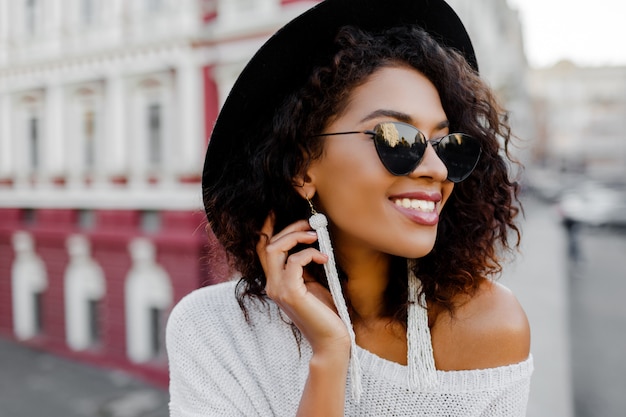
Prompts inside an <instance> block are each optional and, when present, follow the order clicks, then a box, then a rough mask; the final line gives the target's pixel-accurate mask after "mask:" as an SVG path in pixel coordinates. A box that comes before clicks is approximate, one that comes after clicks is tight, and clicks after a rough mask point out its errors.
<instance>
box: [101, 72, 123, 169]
mask: <svg viewBox="0 0 626 417" xmlns="http://www.w3.org/2000/svg"><path fill="white" fill-rule="evenodd" d="M104 95H105V105H104V107H105V111H104V120H103V127H104V128H103V129H102V133H103V140H102V143H106V144H107V146H106V147H104V149H103V151H104V152H102V153H101V154H100V155H97V157H101V158H103V160H102V161H101V162H102V163H100V161H99V163H98V165H100V166H101V167H102V170H103V171H104V173H105V175H106V176H108V177H112V176H120V175H126V174H127V171H126V170H127V160H126V158H127V152H126V148H127V146H128V144H127V142H126V131H127V130H126V112H127V111H128V108H127V106H126V100H125V88H124V79H123V78H122V77H121V75H120V74H113V75H110V76H109V77H108V78H107V79H106V86H105V93H104Z"/></svg>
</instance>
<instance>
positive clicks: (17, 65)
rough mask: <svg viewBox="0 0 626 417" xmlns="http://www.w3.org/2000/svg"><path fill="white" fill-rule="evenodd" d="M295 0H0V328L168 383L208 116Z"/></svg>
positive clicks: (194, 279) (200, 267)
mask: <svg viewBox="0 0 626 417" xmlns="http://www.w3.org/2000/svg"><path fill="white" fill-rule="evenodd" d="M313 4H315V2H313V1H298V0H253V1H251V0H107V1H104V0H45V1H44V0H20V1H13V0H0V334H2V335H3V336H5V337H10V338H14V339H16V340H18V341H20V342H22V343H24V344H27V345H30V346H35V347H39V348H43V349H47V350H50V351H53V352H56V353H60V354H63V355H67V356H71V357H76V358H80V359H84V360H87V361H90V362H93V363H98V364H101V365H106V366H113V367H119V368H123V369H127V370H130V371H132V372H134V373H137V374H139V375H143V376H144V377H146V378H149V379H151V380H153V381H155V382H157V383H160V384H163V385H164V384H165V383H166V381H167V367H166V362H165V352H164V348H163V329H164V325H165V321H166V319H167V314H168V312H169V311H170V309H171V308H172V306H173V305H174V304H175V303H176V302H177V301H178V300H179V299H180V298H181V297H183V296H184V295H185V294H187V293H188V292H190V291H192V290H193V289H195V288H198V287H200V286H202V285H207V284H209V283H212V282H217V281H220V280H223V279H225V278H227V277H228V275H229V273H230V272H229V271H228V269H227V268H226V267H225V266H224V265H225V261H224V258H223V255H222V252H221V250H220V248H219V246H218V245H217V244H216V243H215V241H214V240H213V239H212V238H211V235H210V234H208V236H207V233H206V232H205V223H204V219H203V214H202V201H201V196H200V192H199V189H200V185H199V183H200V175H201V170H202V164H203V159H204V158H203V156H204V151H205V148H206V145H207V138H208V137H209V134H210V131H211V128H212V124H213V122H214V120H215V118H216V116H217V112H218V109H219V106H220V104H221V102H223V100H224V99H225V97H226V95H227V94H228V91H229V90H230V87H231V86H232V84H233V83H234V81H235V79H236V77H237V75H238V73H239V71H240V70H241V69H242V68H243V66H244V65H245V63H246V62H247V60H248V59H249V58H250V57H251V56H252V54H253V53H254V52H255V51H256V49H258V47H259V46H260V45H261V44H262V42H263V41H264V40H265V39H266V38H267V37H268V36H269V35H270V34H271V33H273V32H274V31H275V30H276V29H277V28H278V27H280V26H281V25H282V24H284V23H285V22H286V21H288V20H289V19H290V18H292V17H293V16H295V15H297V14H299V13H301V12H302V11H303V10H305V9H306V8H308V7H310V6H311V5H313Z"/></svg>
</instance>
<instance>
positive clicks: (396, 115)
mask: <svg viewBox="0 0 626 417" xmlns="http://www.w3.org/2000/svg"><path fill="white" fill-rule="evenodd" d="M379 117H391V118H393V119H396V120H397V121H399V122H403V123H408V124H412V123H413V118H412V117H411V116H410V115H408V114H406V113H402V112H399V111H395V110H388V109H378V110H374V111H373V112H371V113H370V114H368V115H367V116H365V117H364V118H363V119H361V123H363V122H367V121H369V120H373V119H378V118H379ZM447 127H450V122H449V121H448V120H443V121H441V122H439V123H438V124H437V125H436V126H435V129H436V130H441V129H445V128H447Z"/></svg>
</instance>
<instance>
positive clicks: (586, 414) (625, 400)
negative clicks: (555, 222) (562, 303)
mask: <svg viewBox="0 0 626 417" xmlns="http://www.w3.org/2000/svg"><path fill="white" fill-rule="evenodd" d="M577 240H578V245H579V248H578V252H579V256H578V259H576V260H575V261H574V260H573V261H571V262H570V267H569V270H570V281H569V283H570V299H571V302H570V312H571V313H570V317H571V323H572V326H571V328H572V373H573V376H574V399H575V400H574V404H575V410H576V416H577V417H618V416H624V415H626V361H625V360H624V352H625V349H626V299H625V297H626V228H625V229H593V228H582V229H581V230H579V231H578V236H577Z"/></svg>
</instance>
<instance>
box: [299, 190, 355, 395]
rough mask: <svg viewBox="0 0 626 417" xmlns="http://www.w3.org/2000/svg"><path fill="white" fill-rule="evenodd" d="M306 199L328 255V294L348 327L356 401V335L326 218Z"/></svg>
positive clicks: (323, 248)
mask: <svg viewBox="0 0 626 417" xmlns="http://www.w3.org/2000/svg"><path fill="white" fill-rule="evenodd" d="M306 200H307V201H308V203H309V206H310V207H311V213H312V215H311V217H310V218H309V225H310V226H311V228H312V229H313V230H315V232H316V233H317V242H318V244H319V247H320V252H322V253H323V254H324V255H326V256H328V261H327V262H326V263H325V264H324V272H325V273H326V279H327V281H328V288H329V289H330V294H331V295H332V297H333V302H334V303H335V307H336V308H337V313H338V314H339V318H341V321H343V323H344V324H345V326H346V328H347V329H348V334H349V335H350V379H351V381H352V398H353V399H354V400H355V401H357V402H358V401H359V400H360V398H361V392H362V386H361V365H360V363H359V357H358V355H357V350H356V336H355V334H354V329H353V328H352V322H351V321H350V314H348V307H347V306H346V300H345V299H344V297H343V291H342V288H341V283H340V282H339V274H338V273H337V266H336V264H335V256H334V253H333V247H332V244H331V242H330V235H329V234H328V228H327V227H328V219H327V218H326V216H325V215H323V214H322V213H318V212H317V211H315V208H314V207H313V203H312V202H311V200H309V198H308V197H307V199H306Z"/></svg>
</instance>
